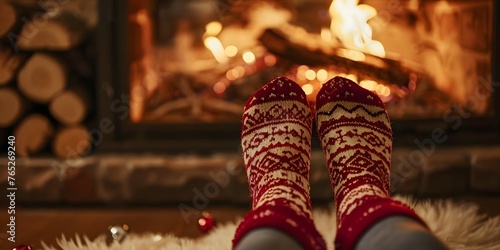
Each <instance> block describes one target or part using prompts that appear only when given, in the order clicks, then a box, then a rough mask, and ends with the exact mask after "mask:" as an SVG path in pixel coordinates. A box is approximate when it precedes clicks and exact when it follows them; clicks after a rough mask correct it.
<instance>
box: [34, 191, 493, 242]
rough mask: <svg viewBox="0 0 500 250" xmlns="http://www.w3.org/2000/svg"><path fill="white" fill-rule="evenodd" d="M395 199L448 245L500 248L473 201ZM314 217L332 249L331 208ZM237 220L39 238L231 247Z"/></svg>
mask: <svg viewBox="0 0 500 250" xmlns="http://www.w3.org/2000/svg"><path fill="white" fill-rule="evenodd" d="M398 199H400V200H402V201H404V202H406V203H407V204H410V205H411V206H412V207H414V209H415V211H416V212H417V214H419V215H420V216H421V217H422V218H423V219H424V220H425V221H426V222H427V223H428V225H429V226H430V228H431V229H432V231H433V232H434V233H435V234H436V235H437V236H438V237H439V238H440V239H442V240H443V242H446V244H447V245H448V246H449V247H450V249H468V250H500V216H498V217H494V218H489V219H488V218H487V217H486V216H485V215H479V214H478V207H477V205H475V204H458V203H454V202H452V201H438V202H432V203H431V202H419V203H418V204H413V203H412V202H411V201H410V199H409V198H400V197H399V198H398ZM332 207H333V206H332ZM314 220H315V223H316V226H317V228H318V229H319V231H320V232H321V233H322V234H323V236H324V238H325V241H326V242H327V243H328V244H329V245H328V249H333V240H334V237H335V231H336V222H335V211H334V209H330V210H328V211H325V210H315V211H314ZM238 221H239V220H238ZM238 221H235V222H234V223H228V224H225V225H220V226H218V227H216V228H215V229H214V230H213V231H212V232H210V233H209V234H207V235H206V236H204V237H202V238H199V239H189V238H178V237H175V236H173V235H169V234H167V235H157V234H142V235H137V234H130V235H128V236H127V237H126V238H125V240H124V241H123V242H122V243H120V244H118V243H113V245H109V246H108V245H106V237H108V236H107V235H101V236H99V237H97V238H96V239H94V240H89V239H88V238H87V237H86V236H82V237H80V236H78V235H77V236H75V238H72V239H68V238H66V237H65V236H64V235H63V236H62V237H61V238H60V239H58V240H57V242H58V246H57V247H53V246H47V245H46V244H44V243H43V242H42V245H43V247H44V249H46V250H49V249H50V250H56V249H65V250H74V249H80V250H118V249H120V250H122V249H123V250H138V249H154V250H160V249H165V250H167V249H168V250H177V249H179V250H181V249H182V250H184V249H207V250H208V249H214V250H222V249H231V239H232V237H233V234H234V231H235V229H236V226H237V225H238Z"/></svg>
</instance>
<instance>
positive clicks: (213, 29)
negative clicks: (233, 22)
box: [205, 21, 222, 36]
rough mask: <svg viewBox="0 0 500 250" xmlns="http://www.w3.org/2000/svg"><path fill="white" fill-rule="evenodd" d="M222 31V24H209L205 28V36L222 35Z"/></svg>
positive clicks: (214, 22)
mask: <svg viewBox="0 0 500 250" xmlns="http://www.w3.org/2000/svg"><path fill="white" fill-rule="evenodd" d="M221 30H222V24H221V23H219V22H217V21H213V22H209V23H208V24H207V25H206V26H205V35H206V36H216V35H218V34H219V33H220V31H221Z"/></svg>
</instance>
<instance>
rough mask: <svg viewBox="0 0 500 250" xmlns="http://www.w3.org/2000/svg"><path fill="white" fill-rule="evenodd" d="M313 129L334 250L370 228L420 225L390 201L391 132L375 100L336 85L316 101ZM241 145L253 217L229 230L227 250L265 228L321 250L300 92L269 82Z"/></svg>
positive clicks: (306, 114) (341, 81) (307, 118)
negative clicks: (391, 222)
mask: <svg viewBox="0 0 500 250" xmlns="http://www.w3.org/2000/svg"><path fill="white" fill-rule="evenodd" d="M316 107H317V108H316V114H315V116H316V126H317V127H316V129H317V132H318V135H319V138H320V140H321V144H322V147H323V152H324V153H325V155H326V159H327V166H328V170H329V173H330V181H331V183H332V188H333V190H334V195H335V203H336V209H337V214H336V215H337V226H338V229H337V236H336V239H335V246H336V248H337V249H353V248H354V246H355V244H356V242H357V241H358V240H359V238H360V236H361V235H362V234H363V233H364V232H365V231H366V230H367V229H368V228H369V227H371V226H372V225H374V224H375V223H376V222H378V221H380V220H382V219H384V218H386V217H389V216H393V215H402V216H407V217H410V218H414V219H415V220H417V221H419V222H421V223H423V222H422V221H421V219H420V218H419V217H418V216H417V215H416V214H415V213H414V211H413V210H412V209H410V208H409V207H408V206H406V205H404V204H402V203H400V202H397V201H394V200H392V199H391V198H390V190H389V189H390V184H389V180H390V162H391V151H392V130H391V126H390V121H389V118H388V116H387V112H386V110H385V107H384V104H383V102H382V101H381V100H380V98H379V97H378V96H377V95H376V94H374V93H372V92H370V91H368V90H365V89H363V88H362V87H360V86H359V85H357V84H356V83H354V82H352V81H350V80H348V79H345V78H342V77H335V78H333V79H331V80H329V81H328V82H326V83H325V84H323V86H322V88H321V90H320V91H319V93H318V95H317V100H316ZM242 123H243V127H242V136H241V144H242V148H243V158H244V162H245V166H246V171H247V177H248V182H249V186H250V195H251V198H252V211H251V212H250V213H249V214H248V215H247V216H245V218H244V219H243V221H242V222H241V223H240V225H239V226H238V228H237V230H236V234H235V237H234V240H233V246H237V244H238V243H239V242H240V241H241V239H242V238H243V236H245V235H246V234H247V233H248V232H250V231H252V230H255V229H258V228H263V227H270V228H274V229H277V230H279V231H282V232H284V233H286V234H287V235H289V236H291V237H292V238H294V239H295V240H296V241H297V242H299V243H300V244H301V245H302V246H303V247H304V248H305V249H326V244H325V242H324V240H323V238H322V236H321V235H320V234H319V232H318V231H317V230H316V228H315V226H314V223H313V221H312V208H311V202H310V195H309V189H310V185H309V171H310V150H311V134H312V126H313V113H312V112H311V110H310V107H309V105H308V102H307V99H306V95H305V93H304V92H303V90H302V89H301V87H300V86H299V85H297V84H296V83H295V82H293V81H292V80H290V79H287V78H285V77H279V78H277V79H274V80H273V81H271V82H270V83H268V84H266V85H265V86H263V87H262V88H261V89H259V90H258V91H257V92H256V93H255V94H254V95H253V96H252V97H250V98H249V99H248V101H247V103H246V105H245V110H244V114H243V121H242Z"/></svg>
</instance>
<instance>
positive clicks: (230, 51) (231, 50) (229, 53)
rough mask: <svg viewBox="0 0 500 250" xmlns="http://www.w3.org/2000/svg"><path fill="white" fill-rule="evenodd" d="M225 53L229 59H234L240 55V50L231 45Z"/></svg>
mask: <svg viewBox="0 0 500 250" xmlns="http://www.w3.org/2000/svg"><path fill="white" fill-rule="evenodd" d="M224 53H225V54H226V56H228V57H234V56H236V54H238V48H236V46H234V45H229V46H227V47H226V48H225V49H224Z"/></svg>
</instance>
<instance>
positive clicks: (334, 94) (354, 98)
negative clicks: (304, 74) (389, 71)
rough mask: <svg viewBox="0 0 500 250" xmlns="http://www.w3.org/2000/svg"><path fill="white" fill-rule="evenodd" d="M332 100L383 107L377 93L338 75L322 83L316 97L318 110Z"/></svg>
mask: <svg viewBox="0 0 500 250" xmlns="http://www.w3.org/2000/svg"><path fill="white" fill-rule="evenodd" d="M332 100H333V101H345V102H359V103H363V104H365V105H370V106H376V107H382V108H384V107H385V106H384V103H383V102H382V100H381V99H380V98H379V97H378V96H377V94H375V93H373V92H371V91H369V90H367V89H365V88H363V87H361V86H359V85H358V84H357V83H355V82H353V81H352V80H350V79H347V78H344V77H340V76H336V77H334V78H332V79H330V80H328V81H327V82H326V83H325V84H323V87H322V88H321V90H320V91H319V93H318V95H317V97H316V106H317V108H318V110H319V109H321V107H323V106H324V105H325V104H326V103H328V102H331V101H332Z"/></svg>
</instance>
